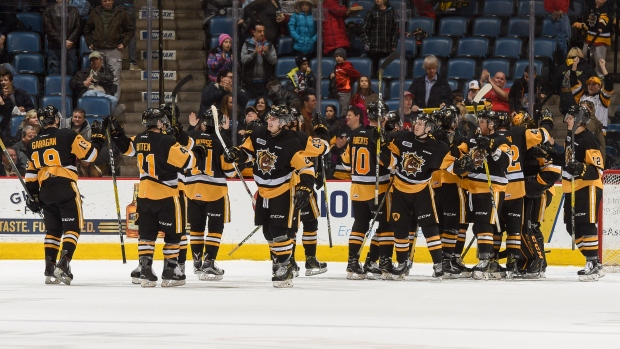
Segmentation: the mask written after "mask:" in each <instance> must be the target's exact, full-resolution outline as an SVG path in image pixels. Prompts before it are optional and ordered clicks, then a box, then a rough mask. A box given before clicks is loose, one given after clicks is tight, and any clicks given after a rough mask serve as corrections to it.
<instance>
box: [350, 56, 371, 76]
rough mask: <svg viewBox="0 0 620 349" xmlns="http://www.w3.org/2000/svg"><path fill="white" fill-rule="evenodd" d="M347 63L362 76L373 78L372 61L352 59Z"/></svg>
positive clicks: (368, 59)
mask: <svg viewBox="0 0 620 349" xmlns="http://www.w3.org/2000/svg"><path fill="white" fill-rule="evenodd" d="M347 61H349V62H351V64H353V67H355V69H356V70H357V71H358V72H360V74H362V75H366V76H372V60H370V58H368V57H350V58H347Z"/></svg>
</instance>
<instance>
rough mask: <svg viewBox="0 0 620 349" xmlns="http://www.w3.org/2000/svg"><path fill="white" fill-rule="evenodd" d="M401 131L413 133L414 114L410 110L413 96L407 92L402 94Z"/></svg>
mask: <svg viewBox="0 0 620 349" xmlns="http://www.w3.org/2000/svg"><path fill="white" fill-rule="evenodd" d="M403 95H404V96H403V97H405V98H403V112H404V114H405V115H403V129H405V130H407V131H413V124H414V123H415V120H414V119H415V116H416V115H415V114H414V113H413V111H412V110H411V108H413V94H411V92H409V91H405V92H404V93H403Z"/></svg>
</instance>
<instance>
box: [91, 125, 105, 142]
mask: <svg viewBox="0 0 620 349" xmlns="http://www.w3.org/2000/svg"><path fill="white" fill-rule="evenodd" d="M90 132H91V134H90V140H91V141H93V142H95V141H99V142H101V143H102V144H103V143H105V141H106V139H107V137H106V135H105V132H106V129H105V128H103V124H102V123H101V121H99V120H95V121H93V123H92V124H91V125H90Z"/></svg>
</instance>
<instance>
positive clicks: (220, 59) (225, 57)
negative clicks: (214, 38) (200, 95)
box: [207, 33, 232, 83]
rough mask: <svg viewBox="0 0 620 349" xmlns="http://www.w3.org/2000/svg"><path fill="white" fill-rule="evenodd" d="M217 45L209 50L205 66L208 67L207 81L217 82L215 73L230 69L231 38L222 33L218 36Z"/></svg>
mask: <svg viewBox="0 0 620 349" xmlns="http://www.w3.org/2000/svg"><path fill="white" fill-rule="evenodd" d="M219 43H220V44H219V46H218V47H215V48H213V49H212V50H211V52H209V58H207V68H208V69H209V81H210V82H211V83H216V82H217V74H218V73H219V72H220V71H222V70H229V71H232V38H231V37H230V35H228V34H225V33H222V34H220V37H219Z"/></svg>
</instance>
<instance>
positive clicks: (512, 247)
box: [506, 233, 521, 257]
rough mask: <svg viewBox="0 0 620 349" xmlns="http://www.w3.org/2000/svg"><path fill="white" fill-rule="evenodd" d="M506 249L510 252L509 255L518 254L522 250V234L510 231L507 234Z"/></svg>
mask: <svg viewBox="0 0 620 349" xmlns="http://www.w3.org/2000/svg"><path fill="white" fill-rule="evenodd" d="M506 251H507V252H508V257H510V255H511V254H512V255H513V256H518V255H519V254H520V251H521V235H520V234H511V233H509V234H508V236H506Z"/></svg>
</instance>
